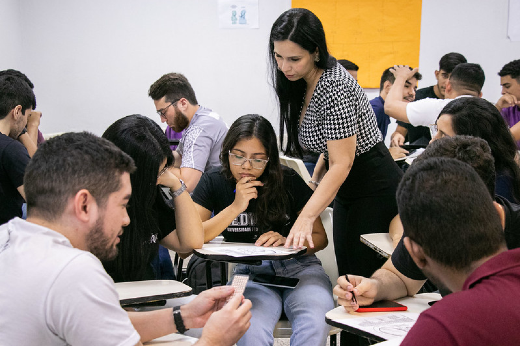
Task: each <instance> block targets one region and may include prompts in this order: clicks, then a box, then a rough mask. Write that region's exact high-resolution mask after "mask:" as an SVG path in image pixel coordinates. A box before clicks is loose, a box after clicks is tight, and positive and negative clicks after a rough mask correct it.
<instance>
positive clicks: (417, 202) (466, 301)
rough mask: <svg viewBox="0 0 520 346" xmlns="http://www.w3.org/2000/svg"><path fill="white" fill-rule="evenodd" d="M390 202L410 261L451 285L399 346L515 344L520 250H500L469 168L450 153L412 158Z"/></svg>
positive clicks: (498, 230)
mask: <svg viewBox="0 0 520 346" xmlns="http://www.w3.org/2000/svg"><path fill="white" fill-rule="evenodd" d="M475 201H479V202H478V203H475ZM397 203H398V207H399V214H400V216H401V220H402V223H403V226H404V229H405V232H406V233H405V237H404V238H403V242H404V245H405V246H406V248H407V249H408V251H409V253H410V255H411V256H412V258H413V260H414V262H415V263H416V264H417V266H418V267H419V268H420V269H421V270H422V271H423V272H424V274H425V275H426V276H427V277H428V278H429V279H431V280H432V281H434V282H435V283H437V284H438V285H440V286H443V287H447V288H448V289H450V290H451V291H453V293H452V294H450V295H448V296H446V297H444V298H443V299H442V300H440V301H438V302H437V303H435V305H433V306H432V307H431V308H430V309H428V310H426V311H425V312H423V313H422V314H421V315H420V316H419V318H418V320H417V322H416V324H415V325H414V326H413V327H412V329H411V330H410V332H409V333H408V335H407V336H406V338H405V339H404V340H403V342H402V344H401V345H515V344H517V343H518V340H520V330H519V329H518V328H517V325H518V321H519V320H520V300H518V299H517V298H518V297H517V296H518V294H517V292H518V290H519V289H520V249H515V250H509V251H507V247H506V243H505V239H504V232H502V226H501V222H500V218H499V216H498V214H497V212H496V209H495V207H494V206H493V199H492V197H491V195H490V194H489V192H488V191H487V189H486V186H485V184H484V182H483V181H482V179H481V178H480V177H479V176H478V174H477V173H476V172H475V170H474V169H473V168H471V166H469V165H468V164H466V163H463V162H460V161H459V160H456V159H450V158H430V159H426V160H424V161H421V162H417V164H414V165H412V167H410V168H409V169H408V171H407V172H406V174H405V175H404V176H403V179H402V180H401V183H400V185H399V188H398V191H397Z"/></svg>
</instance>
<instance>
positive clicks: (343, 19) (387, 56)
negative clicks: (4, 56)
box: [292, 0, 519, 88]
mask: <svg viewBox="0 0 520 346" xmlns="http://www.w3.org/2000/svg"><path fill="white" fill-rule="evenodd" d="M516 1H519V0H516ZM292 7H303V8H306V9H308V10H310V11H312V12H313V13H314V14H315V15H316V16H318V18H319V19H320V21H321V22H322V24H323V28H324V30H325V36H326V39H327V45H328V49H329V51H330V53H331V54H332V55H333V56H334V57H335V58H337V59H347V60H350V61H352V62H354V63H355V64H357V65H358V66H359V71H358V83H359V85H361V86H362V87H364V88H379V81H380V79H381V74H382V73H383V71H384V70H385V69H387V68H388V67H391V66H393V65H395V64H399V65H409V66H412V67H417V66H419V48H420V42H421V39H420V36H421V10H422V0H371V1H366V0H320V1H316V0H292Z"/></svg>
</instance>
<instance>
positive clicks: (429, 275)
mask: <svg viewBox="0 0 520 346" xmlns="http://www.w3.org/2000/svg"><path fill="white" fill-rule="evenodd" d="M422 272H423V274H424V275H425V276H426V277H427V278H428V279H429V280H430V281H431V282H432V283H433V284H434V285H435V286H437V289H438V290H439V292H440V293H441V295H442V296H443V297H444V296H447V295H448V294H450V293H452V292H451V290H450V289H449V288H447V287H446V285H445V284H444V283H443V282H442V281H441V280H440V279H439V278H438V277H437V275H434V274H433V273H431V272H429V271H427V270H423V271H422Z"/></svg>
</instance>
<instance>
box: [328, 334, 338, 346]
mask: <svg viewBox="0 0 520 346" xmlns="http://www.w3.org/2000/svg"><path fill="white" fill-rule="evenodd" d="M336 336H337V334H332V335H331V336H330V339H329V340H330V343H329V344H330V346H336V345H337V339H336Z"/></svg>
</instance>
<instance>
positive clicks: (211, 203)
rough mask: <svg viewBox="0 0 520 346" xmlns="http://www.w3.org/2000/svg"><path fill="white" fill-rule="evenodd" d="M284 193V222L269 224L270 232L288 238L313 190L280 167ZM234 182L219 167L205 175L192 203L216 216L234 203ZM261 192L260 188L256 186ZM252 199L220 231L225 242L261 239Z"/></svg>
mask: <svg viewBox="0 0 520 346" xmlns="http://www.w3.org/2000/svg"><path fill="white" fill-rule="evenodd" d="M282 169H283V187H284V190H285V191H284V193H285V194H286V195H287V196H288V204H289V205H288V208H287V213H286V217H285V221H284V222H283V224H282V223H280V224H276V225H270V229H269V230H272V231H274V232H278V233H280V234H281V235H282V236H284V237H286V236H287V235H289V231H290V230H291V227H292V225H293V224H294V221H296V218H297V217H298V212H300V211H301V210H302V209H303V207H304V206H305V204H306V203H307V201H308V200H309V198H310V197H311V195H312V193H313V191H312V189H311V188H309V186H307V184H306V183H305V181H303V179H302V178H301V177H300V176H299V175H298V174H297V173H296V172H295V171H294V170H292V169H290V168H287V167H285V166H282ZM235 189H236V182H235V181H234V180H230V179H227V178H226V177H225V176H224V175H223V174H222V173H221V168H214V169H211V170H209V171H207V172H205V173H204V174H203V175H202V177H201V179H200V181H199V183H198V184H197V187H196V188H195V190H194V191H193V195H192V198H193V201H194V202H195V203H197V204H199V205H201V206H202V207H204V208H206V209H208V210H210V211H213V212H214V213H215V215H216V214H218V213H220V212H221V211H222V210H223V209H225V208H227V207H228V206H230V205H231V204H232V203H233V201H234V200H235V192H234V191H235ZM258 189H259V193H261V189H262V187H258ZM255 203H256V201H255V200H251V201H250V202H249V206H248V207H247V209H246V210H245V211H244V212H242V213H240V214H239V215H238V216H237V217H236V218H235V219H234V220H233V222H232V223H231V224H230V225H229V226H228V227H227V228H226V229H225V230H224V232H222V235H223V236H224V238H225V239H226V240H227V241H232V242H242V243H253V242H255V241H256V239H258V237H259V236H260V230H259V229H258V227H257V226H256V224H257V223H256V220H255V215H254V213H253V211H254V208H255Z"/></svg>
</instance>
